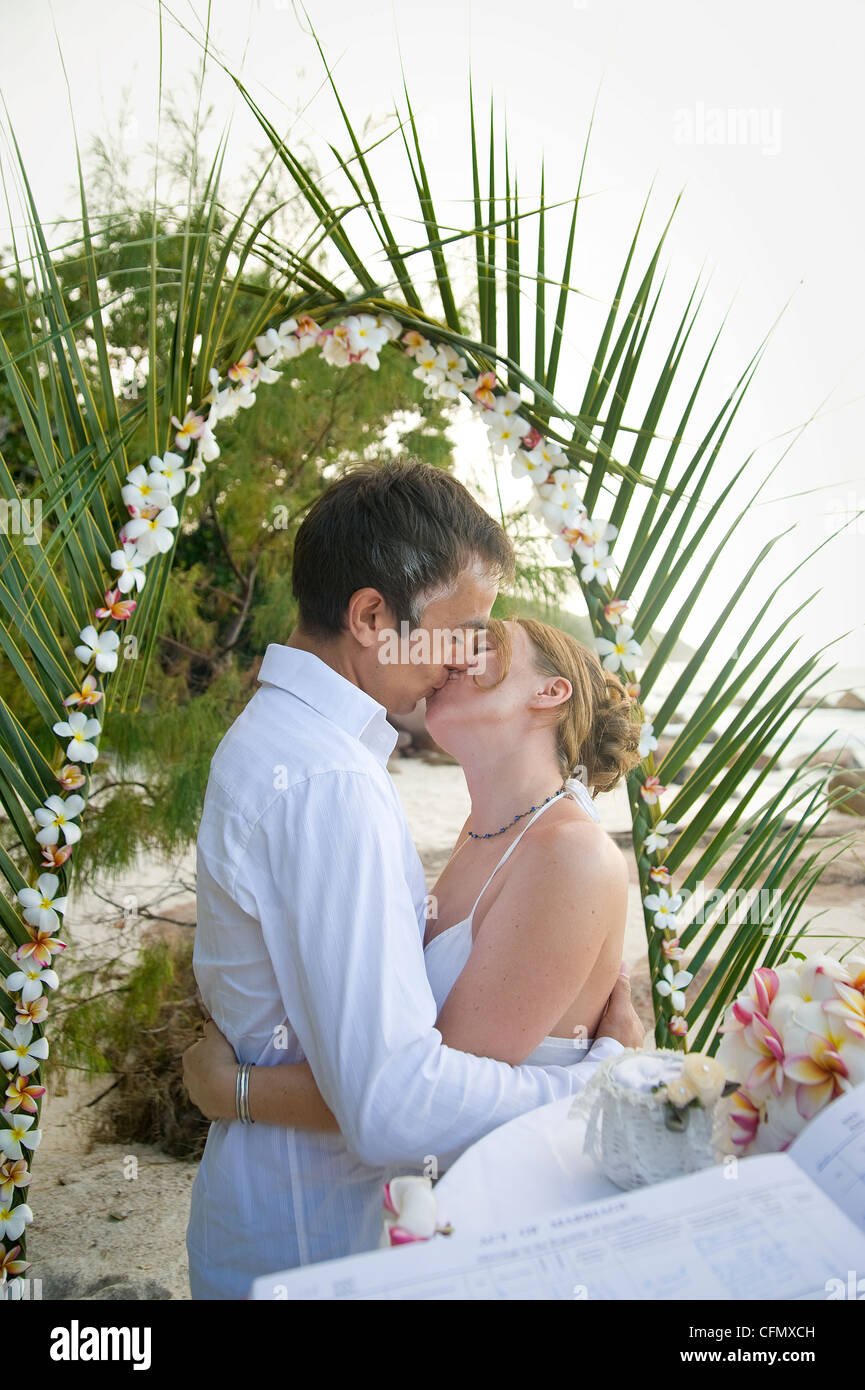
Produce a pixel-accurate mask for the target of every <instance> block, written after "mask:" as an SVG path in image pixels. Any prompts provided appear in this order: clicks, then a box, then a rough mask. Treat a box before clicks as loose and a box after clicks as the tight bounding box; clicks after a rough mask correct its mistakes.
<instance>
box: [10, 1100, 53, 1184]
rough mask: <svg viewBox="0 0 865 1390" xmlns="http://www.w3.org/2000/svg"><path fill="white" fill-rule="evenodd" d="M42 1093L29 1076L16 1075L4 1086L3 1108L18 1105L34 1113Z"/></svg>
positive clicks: (14, 1107) (13, 1108)
mask: <svg viewBox="0 0 865 1390" xmlns="http://www.w3.org/2000/svg"><path fill="white" fill-rule="evenodd" d="M44 1094H45V1087H44V1086H36V1085H34V1083H33V1082H31V1080H30V1078H29V1076H16V1077H14V1079H13V1080H12V1081H10V1082H9V1085H8V1086H7V1087H6V1104H5V1105H4V1106H3V1109H4V1110H9V1111H11V1110H17V1109H18V1108H19V1107H20V1108H21V1109H22V1110H24V1111H26V1112H27V1114H28V1115H35V1114H36V1102H37V1100H39V1099H40V1098H41V1097H42V1096H44ZM28 1181H29V1178H28Z"/></svg>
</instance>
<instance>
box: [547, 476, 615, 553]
mask: <svg viewBox="0 0 865 1390" xmlns="http://www.w3.org/2000/svg"><path fill="white" fill-rule="evenodd" d="M539 492H542V489H539ZM542 501H543V507H542V511H543V516H544V520H545V521H546V523H547V525H548V526H549V528H550V530H551V531H554V532H555V534H556V535H559V534H560V532H561V530H562V528H563V527H564V528H566V529H568V530H572V529H573V527H574V525H575V523H576V522H578V521H579V519H580V517H581V516H582V512H583V504H582V502H581V501H580V499H579V497H578V496H577V494H576V493H575V492H572V493H567V492H563V493H558V494H557V493H554V494H553V496H551V497H543V498H542ZM604 549H606V546H605V547H604ZM610 563H612V561H611V562H610Z"/></svg>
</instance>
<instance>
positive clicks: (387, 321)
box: [376, 314, 402, 343]
mask: <svg viewBox="0 0 865 1390" xmlns="http://www.w3.org/2000/svg"><path fill="white" fill-rule="evenodd" d="M376 323H377V324H378V326H379V328H383V329H384V331H385V333H386V334H387V337H388V341H389V342H391V343H392V342H395V340H396V339H397V338H398V337H399V336H400V334H401V333H402V324H401V323H400V322H399V321H398V320H397V319H395V318H394V316H393V314H378V315H377V317H376Z"/></svg>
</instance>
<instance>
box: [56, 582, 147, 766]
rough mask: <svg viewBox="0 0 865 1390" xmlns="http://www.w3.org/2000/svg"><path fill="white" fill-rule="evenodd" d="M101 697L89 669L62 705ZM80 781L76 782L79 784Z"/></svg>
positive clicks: (93, 701)
mask: <svg viewBox="0 0 865 1390" xmlns="http://www.w3.org/2000/svg"><path fill="white" fill-rule="evenodd" d="M110 592H111V593H116V592H118V591H117V590H114V589H112V590H110ZM105 597H106V599H107V598H108V594H106V595H105ZM132 606H133V608H134V607H135V605H134V604H133V605H132ZM96 616H97V617H99V616H100V610H99V609H98V608H97V610H96ZM101 699H102V691H101V690H100V689H99V688H98V686H97V683H96V677H95V676H94V675H93V672H92V671H91V673H90V675H89V676H85V677H84V679H83V681H82V682H81V687H80V689H78V690H73V692H72V694H71V695H67V696H66V699H65V700H64V701H63V704H64V705H67V706H68V705H98V704H99V701H100V700H101ZM76 775H80V774H76ZM83 781H84V778H83V777H82V778H81V782H83ZM81 782H79V783H78V785H79V786H81Z"/></svg>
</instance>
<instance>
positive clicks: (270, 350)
mask: <svg viewBox="0 0 865 1390" xmlns="http://www.w3.org/2000/svg"><path fill="white" fill-rule="evenodd" d="M296 328H297V319H283V321H282V323H281V324H280V325H279V327H278V328H268V330H267V332H266V333H262V334H261V335H260V336H259V337H258V338H256V340H255V349H256V352H257V353H258V355H259V357H262V358H268V359H270V361H269V363H268V365H270V366H275V365H276V363H277V362H280V361H282V360H283V358H285V359H289V358H292V357H297V355H298V352H299V350H300V344H299V343H298V341H297V337H296V334H295V329H296Z"/></svg>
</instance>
